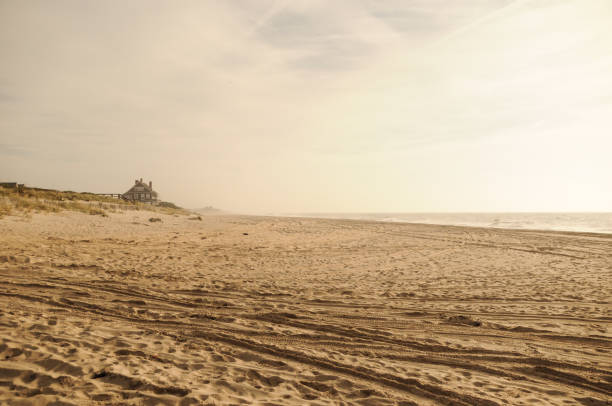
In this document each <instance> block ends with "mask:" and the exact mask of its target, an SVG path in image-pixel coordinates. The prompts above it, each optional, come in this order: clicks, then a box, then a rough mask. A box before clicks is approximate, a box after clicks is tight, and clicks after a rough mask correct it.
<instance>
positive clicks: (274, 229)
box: [0, 211, 612, 406]
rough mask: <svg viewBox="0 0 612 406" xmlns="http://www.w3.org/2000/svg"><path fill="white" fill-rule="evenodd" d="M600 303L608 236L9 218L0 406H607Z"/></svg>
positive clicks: (67, 215) (608, 277) (608, 337)
mask: <svg viewBox="0 0 612 406" xmlns="http://www.w3.org/2000/svg"><path fill="white" fill-rule="evenodd" d="M153 217H154V218H159V219H160V221H154V222H152V221H149V220H150V219H151V218H153ZM611 298H612V234H595V233H570V232H556V231H532V230H503V229H487V228H477V227H458V226H442V225H425V224H403V223H383V222H374V221H354V220H337V219H314V218H283V217H256V216H237V215H235V216H230V215H211V216H202V217H201V218H200V219H198V218H197V217H194V216H185V215H166V214H159V213H151V212H147V211H132V212H125V213H109V214H108V216H107V217H102V216H92V215H88V214H83V213H75V212H61V213H52V214H34V215H32V216H31V218H26V217H14V216H7V217H4V218H1V219H0V404H8V405H47V404H56V405H89V404H91V405H200V404H209V405H213V404H215V405H230V404H235V405H238V404H245V405H248V404H253V405H465V406H468V405H487V406H488V405H491V406H493V405H532V404H538V405H606V404H610V403H609V402H610V399H612V331H611V329H610V327H611V322H612V312H611V310H612V306H611ZM54 402H55V403H54Z"/></svg>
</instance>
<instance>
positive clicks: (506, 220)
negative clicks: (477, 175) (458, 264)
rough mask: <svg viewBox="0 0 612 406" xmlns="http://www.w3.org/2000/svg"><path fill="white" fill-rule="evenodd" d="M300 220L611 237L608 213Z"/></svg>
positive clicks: (349, 216)
mask: <svg viewBox="0 0 612 406" xmlns="http://www.w3.org/2000/svg"><path fill="white" fill-rule="evenodd" d="M296 216H301V217H319V218H337V219H353V220H373V221H389V222H401V223H423V224H445V225H454V226H471V227H494V228H513V229H531V230H556V231H580V232H594V233H612V213H308V214H299V215H296Z"/></svg>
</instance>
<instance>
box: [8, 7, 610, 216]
mask: <svg viewBox="0 0 612 406" xmlns="http://www.w3.org/2000/svg"><path fill="white" fill-rule="evenodd" d="M0 8H1V9H0V56H1V57H2V60H3V63H2V64H0V143H2V147H0V148H2V149H4V150H5V151H12V152H11V153H10V154H9V153H7V154H5V156H7V158H6V159H4V160H1V161H0V172H2V173H4V174H8V175H12V176H13V177H15V176H17V175H19V174H20V173H25V174H28V177H29V178H30V179H37V176H39V178H40V179H50V178H52V174H53V171H54V169H53V168H54V167H55V165H57V166H58V167H61V170H59V169H58V173H59V172H61V174H62V176H57V177H56V178H55V179H59V180H58V182H65V184H61V185H57V186H58V187H62V188H74V189H78V188H80V189H93V190H104V191H108V190H112V189H113V188H119V187H121V185H117V179H121V178H122V177H125V178H127V179H131V178H133V177H134V176H136V177H139V176H147V177H152V178H154V180H155V181H156V184H158V185H160V187H161V188H163V189H165V190H164V195H170V196H172V195H175V196H177V197H176V199H177V200H178V201H179V202H183V203H184V204H187V205H194V206H196V205H198V206H199V205H201V204H204V203H210V204H217V205H219V206H223V207H228V208H235V209H241V208H245V207H246V206H247V205H252V206H256V207H255V208H256V209H260V210H265V209H268V208H269V209H270V210H273V209H274V208H282V209H285V210H291V209H296V210H303V211H313V210H317V209H329V210H332V209H333V210H343V209H347V210H349V209H350V210H352V209H370V210H377V209H378V210H380V209H384V208H383V207H382V206H383V205H384V202H385V201H391V200H392V201H397V202H404V204H405V205H406V206H407V207H405V208H404V210H411V207H412V206H410V207H408V206H409V205H410V204H411V203H410V202H411V194H408V193H407V192H403V191H396V192H393V190H395V189H397V188H395V189H394V186H393V184H394V183H393V182H395V181H397V179H398V178H401V179H402V182H407V183H410V182H415V183H417V184H421V183H422V182H421V180H419V179H417V178H416V177H417V176H420V175H416V174H422V173H431V172H432V171H438V172H439V173H451V172H452V174H453V176H451V175H448V176H449V177H444V176H442V175H440V177H439V179H438V180H437V182H439V183H440V185H441V186H440V187H444V185H445V184H446V185H449V184H451V183H452V182H456V181H457V177H460V175H463V176H464V178H465V181H466V182H468V183H469V182H470V180H469V178H470V176H472V175H473V173H472V172H470V170H471V169H470V168H473V167H472V166H470V165H473V163H474V162H479V161H480V160H482V155H483V154H480V152H481V151H480V150H479V149H478V148H480V147H479V145H486V146H487V147H486V148H489V149H488V150H487V154H488V155H495V154H503V150H501V149H500V148H498V147H494V145H496V144H495V143H496V142H502V141H495V140H502V139H504V140H505V139H511V140H516V145H521V146H524V145H529V142H528V141H527V140H529V139H531V140H537V142H535V141H534V145H537V147H538V148H540V149H541V151H540V152H541V154H545V150H544V148H545V145H547V142H548V143H549V144H550V145H554V142H553V140H554V139H555V138H556V139H562V140H564V142H563V143H561V144H559V145H561V147H559V148H560V150H561V151H562V152H560V153H559V156H563V157H565V158H567V156H568V155H569V154H570V151H571V149H572V148H571V147H570V146H571V145H573V144H578V143H581V142H583V143H584V145H591V146H592V147H584V148H591V149H589V150H588V151H590V152H589V153H590V154H591V155H592V156H593V157H595V158H596V157H599V155H598V154H599V152H598V151H603V150H606V148H607V147H610V144H609V141H605V137H603V136H602V134H604V133H605V132H606V131H608V133H609V130H610V128H611V127H610V122H609V119H608V118H607V117H608V114H609V113H611V112H612V91H611V90H610V89H612V75H611V74H610V72H612V57H610V55H612V45H610V44H612V38H611V34H610V29H609V19H610V17H612V10H611V6H610V2H609V1H608V0H584V1H580V2H578V1H565V0H547V1H538V0H532V1H526V0H518V1H512V0H465V1H461V2H457V1H446V0H384V1H380V0H335V1H333V2H330V1H327V0H286V1H283V0H228V1H224V2H200V1H195V0H187V1H184V2H180V3H176V2H172V1H157V2H154V3H150V2H146V1H133V2H130V3H129V4H125V5H124V4H118V3H109V2H81V1H76V0H60V1H57V2H53V4H51V3H49V2H46V1H31V2H20V1H16V0H15V1H5V2H2V3H1V5H0ZM578 128H583V129H584V130H582V131H578V132H579V134H578V132H577V130H576V129H578ZM574 133H576V134H574ZM39 146H40V147H39ZM36 148H41V150H43V151H45V153H46V154H47V156H48V157H51V158H49V159H50V160H51V161H55V162H56V163H55V165H49V164H48V161H47V164H45V165H41V164H39V163H37V161H36V159H34V158H33V157H32V156H31V155H30V156H28V155H27V154H25V153H24V154H22V155H19V153H18V151H19V150H21V151H34V150H36ZM483 148H484V147H483ZM517 148H518V147H517ZM551 148H553V147H551ZM440 151H447V152H444V153H443V152H440ZM453 151H454V152H455V155H454V156H455V158H452V157H453ZM475 151H479V152H475ZM8 155H10V157H8ZM70 155H72V156H79V157H81V159H82V160H83V161H84V162H89V163H90V164H89V165H86V166H85V167H83V168H81V167H79V171H83V172H84V173H86V174H88V175H91V176H85V175H83V176H82V177H78V178H77V177H74V178H73V177H71V175H70V173H71V172H76V169H75V168H76V167H73V166H71V165H77V163H74V162H73V163H72V164H69V163H67V162H68V161H69V157H70ZM443 158H444V159H443ZM595 158H594V159H595ZM453 159H454V160H453ZM534 159H535V158H534ZM551 159H552V158H551ZM468 161H469V162H470V163H469V164H468V163H467V162H468ZM109 163H111V164H109ZM474 165H475V164H474ZM500 165H501V164H500ZM504 165H506V166H500V167H498V168H497V169H495V168H492V169H490V171H493V172H495V171H498V172H499V174H500V175H499V176H500V179H502V178H503V177H504V176H506V175H507V171H509V169H508V168H509V167H510V166H509V165H510V164H507V163H506V164H504ZM550 165H551V166H552V167H554V168H555V169H556V170H557V172H558V173H559V174H563V175H565V176H570V175H571V174H568V173H567V170H566V169H564V167H563V161H562V160H552V161H550ZM364 168H369V170H372V171H373V172H372V173H367V172H364V171H365V169H364ZM372 168H375V169H372ZM600 169H601V168H600ZM604 169H609V170H608V173H609V172H610V171H612V168H610V167H609V166H608V167H605V168H604ZM585 171H586V170H585ZM601 172H605V171H601ZM43 173H44V176H43ZM178 173H180V176H178ZM323 173H325V174H333V175H329V176H319V175H320V174H323ZM514 173H515V174H516V175H517V176H524V177H529V176H530V175H528V174H527V172H526V170H525V171H521V170H516V171H515V172H514ZM279 174H280V175H279ZM316 174H319V175H316ZM355 174H358V175H355ZM353 176H359V177H361V178H363V182H364V185H363V187H364V188H367V187H368V185H369V186H372V187H374V185H376V187H377V188H384V189H385V190H388V192H386V193H387V194H385V196H384V197H381V199H380V200H379V201H377V203H372V205H370V206H369V207H365V206H359V202H358V198H357V196H358V195H357V194H353V189H351V187H352V186H346V185H354V184H355V180H354V179H353ZM571 176H573V175H571ZM177 177H179V178H180V179H181V180H180V181H177V180H176V178H177ZM92 179H96V181H95V182H94V183H88V182H92ZM321 179H324V180H323V181H324V182H329V184H327V185H326V188H327V189H334V188H336V189H337V190H338V191H339V193H338V194H340V195H343V196H345V197H343V198H342V199H340V198H330V200H329V201H328V202H327V203H320V204H321V207H319V206H317V205H318V204H319V203H317V202H318V200H316V199H314V198H312V197H309V196H314V195H317V196H321V192H320V191H319V189H318V188H319V186H320V183H321V182H322V181H321ZM593 179H598V180H596V181H595V182H603V177H602V175H597V174H594V175H593ZM74 182H83V183H82V184H74ZM368 182H369V183H368ZM445 182H446V183H445ZM119 183H120V182H119ZM185 184H197V185H201V188H202V192H200V193H198V194H196V195H194V196H190V195H188V192H186V191H185V190H192V188H185V186H184V185H185ZM423 187H425V186H423ZM519 189H520V188H519ZM519 189H517V195H518V194H520V193H519V192H520V190H519ZM237 190H241V191H242V192H241V193H242V194H239V195H237V194H236V191H237ZM414 193H419V190H415V191H414ZM606 193H607V192H606ZM610 193H612V192H610ZM610 193H608V194H605V193H603V192H602V194H600V195H598V196H593V197H592V199H593V201H595V200H597V199H599V201H606V199H610V198H611V195H610ZM290 195H291V196H293V197H292V198H291V199H290V198H289V197H287V196H290ZM237 196H239V197H240V198H239V199H237ZM351 196H354V198H353V199H351ZM551 196H553V197H554V196H555V194H554V193H551ZM209 198H210V200H207V199H209ZM202 199H203V200H204V201H202ZM300 199H301V200H300ZM334 199H336V200H334ZM385 199H386V200H385ZM551 199H552V198H551ZM576 199H578V198H576ZM319 200H320V199H319ZM237 201H244V202H249V203H244V204H242V203H236V202H237ZM300 201H301V202H302V203H300ZM351 201H353V202H355V203H354V204H355V206H354V207H348V205H350V204H351ZM426 203H427V202H425V201H424V202H423V205H426ZM473 203H474V207H473V208H475V209H477V207H475V206H477V202H476V200H474V202H473ZM300 204H302V206H300V207H298V206H299V205H300ZM325 204H327V206H325V207H323V206H324V205H325ZM398 204H400V203H398ZM513 204H514V205H515V206H516V204H517V203H516V202H511V203H509V205H508V207H506V208H511V206H512V205H513ZM575 204H576V205H578V200H576V203H575ZM397 208H399V207H396V209H397ZM412 209H416V207H412ZM457 209H460V208H459V207H458V208H457ZM483 209H485V208H483ZM487 209H494V208H487Z"/></svg>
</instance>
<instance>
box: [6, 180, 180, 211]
mask: <svg viewBox="0 0 612 406" xmlns="http://www.w3.org/2000/svg"><path fill="white" fill-rule="evenodd" d="M125 210H147V211H153V212H157V213H163V214H171V215H172V214H178V215H188V214H190V212H189V211H187V210H185V209H182V208H180V207H178V206H176V205H174V204H172V203H166V202H162V203H161V204H160V205H159V206H154V205H149V204H143V203H138V202H129V201H125V200H121V199H117V198H113V197H110V196H104V195H97V194H95V193H79V192H73V191H59V190H50V189H40V188H29V187H23V188H19V189H18V188H3V187H0V217H3V216H9V215H21V216H24V215H25V216H28V215H30V214H32V213H56V212H61V211H75V212H81V213H86V214H90V215H99V216H107V215H108V213H113V212H117V211H125Z"/></svg>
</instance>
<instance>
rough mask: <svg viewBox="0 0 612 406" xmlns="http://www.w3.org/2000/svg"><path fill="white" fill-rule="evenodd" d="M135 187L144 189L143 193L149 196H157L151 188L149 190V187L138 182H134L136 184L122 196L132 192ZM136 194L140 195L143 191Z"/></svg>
mask: <svg viewBox="0 0 612 406" xmlns="http://www.w3.org/2000/svg"><path fill="white" fill-rule="evenodd" d="M137 187H142V188H143V189H144V192H149V193H151V194H154V195H157V192H156V191H154V190H153V188H150V187H149V185H147V184H146V183H145V182H141V181H138V182H136V184H134V185H132V187H131V188H130V189H129V190H128V191H127V192H125V193H124V195H126V194H128V193H130V192H132V191H133V190H134V189H135V188H137ZM138 192H140V193H142V192H143V190H138Z"/></svg>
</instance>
